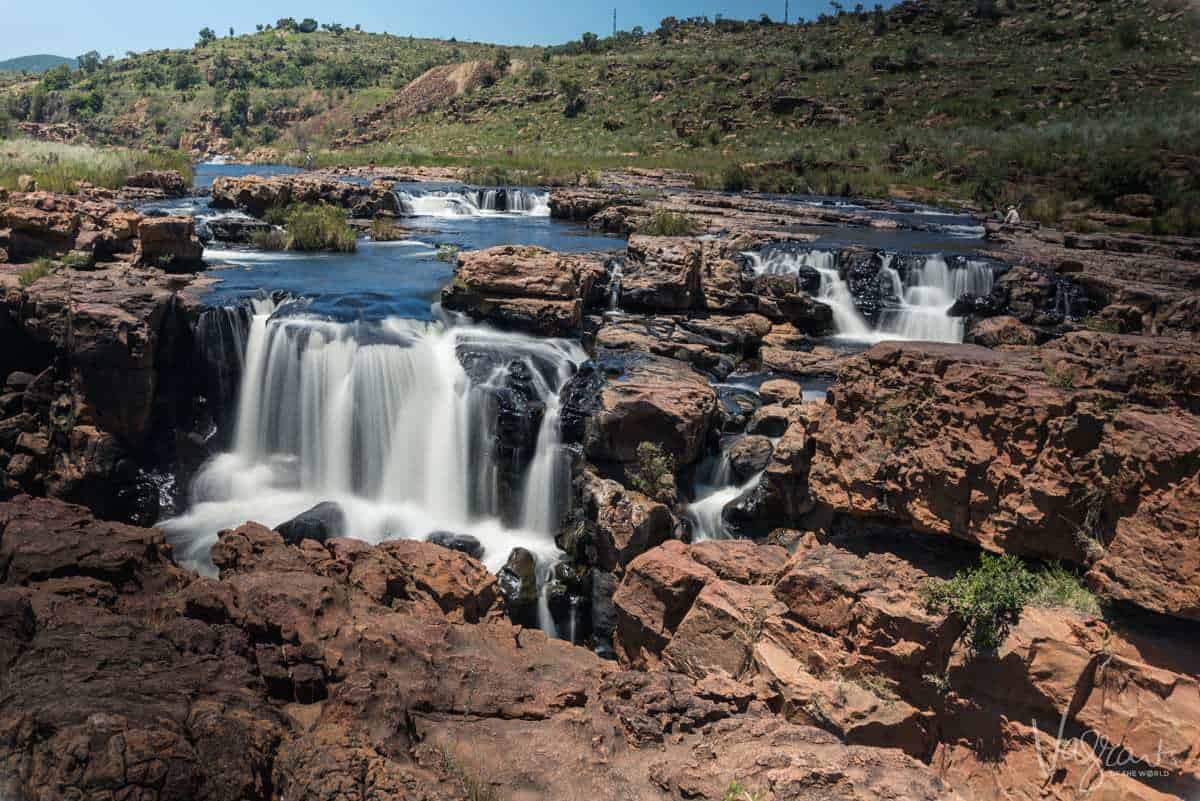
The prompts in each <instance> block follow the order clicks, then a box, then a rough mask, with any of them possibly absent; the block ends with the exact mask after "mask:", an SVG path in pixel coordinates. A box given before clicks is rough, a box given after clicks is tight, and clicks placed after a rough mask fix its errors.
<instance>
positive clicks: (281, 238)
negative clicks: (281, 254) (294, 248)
mask: <svg viewBox="0 0 1200 801" xmlns="http://www.w3.org/2000/svg"><path fill="white" fill-rule="evenodd" d="M250 243H251V244H252V245H254V247H255V248H257V249H258V250H287V248H288V234H287V231H284V230H283V229H282V228H270V229H268V230H266V231H259V232H257V233H256V234H254V236H252V237H250Z"/></svg>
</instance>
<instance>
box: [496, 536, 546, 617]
mask: <svg viewBox="0 0 1200 801" xmlns="http://www.w3.org/2000/svg"><path fill="white" fill-rule="evenodd" d="M496 580H497V582H498V583H499V586H500V596H501V597H502V598H503V599H504V608H505V609H506V610H507V612H508V616H509V618H511V619H512V621H513V622H514V623H517V624H519V625H522V626H528V627H530V628H536V627H537V615H538V612H537V606H538V579H537V559H536V558H535V557H534V555H533V554H532V553H530V552H529V551H527V550H526V549H524V548H513V549H512V553H510V554H509V555H508V561H507V562H505V563H504V567H502V568H500V572H499V573H497V574H496Z"/></svg>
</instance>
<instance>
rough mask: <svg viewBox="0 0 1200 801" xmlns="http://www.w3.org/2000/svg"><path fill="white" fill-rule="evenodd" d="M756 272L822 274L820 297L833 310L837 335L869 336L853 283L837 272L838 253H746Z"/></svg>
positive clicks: (819, 286)
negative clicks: (812, 272) (764, 254)
mask: <svg viewBox="0 0 1200 801" xmlns="http://www.w3.org/2000/svg"><path fill="white" fill-rule="evenodd" d="M747 255H748V256H749V257H750V267H751V269H752V270H753V271H754V273H755V275H798V274H799V273H800V272H801V271H802V270H805V269H809V270H814V271H816V273H817V274H818V275H819V276H820V284H819V285H818V287H817V300H819V301H821V302H822V303H824V304H825V305H827V306H828V307H829V308H830V309H832V310H833V330H834V333H835V335H836V336H839V337H845V338H847V339H869V338H870V337H871V327H870V326H869V325H867V321H866V320H864V319H863V316H862V315H861V314H859V311H858V307H857V306H855V305H854V296H853V295H852V294H851V293H850V286H849V284H847V283H846V281H845V280H844V279H843V278H842V276H841V275H840V274H839V273H838V270H837V264H836V261H837V259H836V256H835V254H834V253H832V252H830V251H827V250H811V251H806V252H802V253H789V252H786V251H782V250H776V251H772V252H771V253H770V254H769V255H768V256H767V257H766V258H765V259H764V258H763V257H762V256H761V255H760V254H757V253H749V254H747Z"/></svg>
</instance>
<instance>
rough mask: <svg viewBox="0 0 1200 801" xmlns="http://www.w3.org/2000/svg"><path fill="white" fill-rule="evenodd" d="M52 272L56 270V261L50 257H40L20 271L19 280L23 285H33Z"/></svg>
mask: <svg viewBox="0 0 1200 801" xmlns="http://www.w3.org/2000/svg"><path fill="white" fill-rule="evenodd" d="M52 272H54V262H52V261H50V259H38V260H37V261H35V262H34V263H33V264H31V265H29V266H28V267H26V268H25V269H24V270H22V271H21V272H20V274H19V275H18V276H17V282H18V283H20V284H21V286H22V287H28V286H32V285H33V283H34V282H35V281H37V280H38V279H39V278H42V277H44V276H47V275H49V274H50V273H52Z"/></svg>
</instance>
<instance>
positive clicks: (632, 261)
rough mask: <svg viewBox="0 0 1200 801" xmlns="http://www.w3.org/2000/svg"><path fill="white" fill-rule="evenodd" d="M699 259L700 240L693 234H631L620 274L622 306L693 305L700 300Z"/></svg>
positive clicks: (664, 307)
mask: <svg viewBox="0 0 1200 801" xmlns="http://www.w3.org/2000/svg"><path fill="white" fill-rule="evenodd" d="M700 261H701V247H700V243H699V242H697V241H696V240H694V239H692V238H690V237H663V236H643V235H640V234H638V235H634V236H631V237H630V238H629V247H628V251H627V255H626V258H625V267H624V269H623V271H622V275H621V308H623V309H631V310H638V309H641V310H646V311H675V310H683V309H690V308H693V307H694V306H696V305H698V304H699V301H700Z"/></svg>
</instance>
